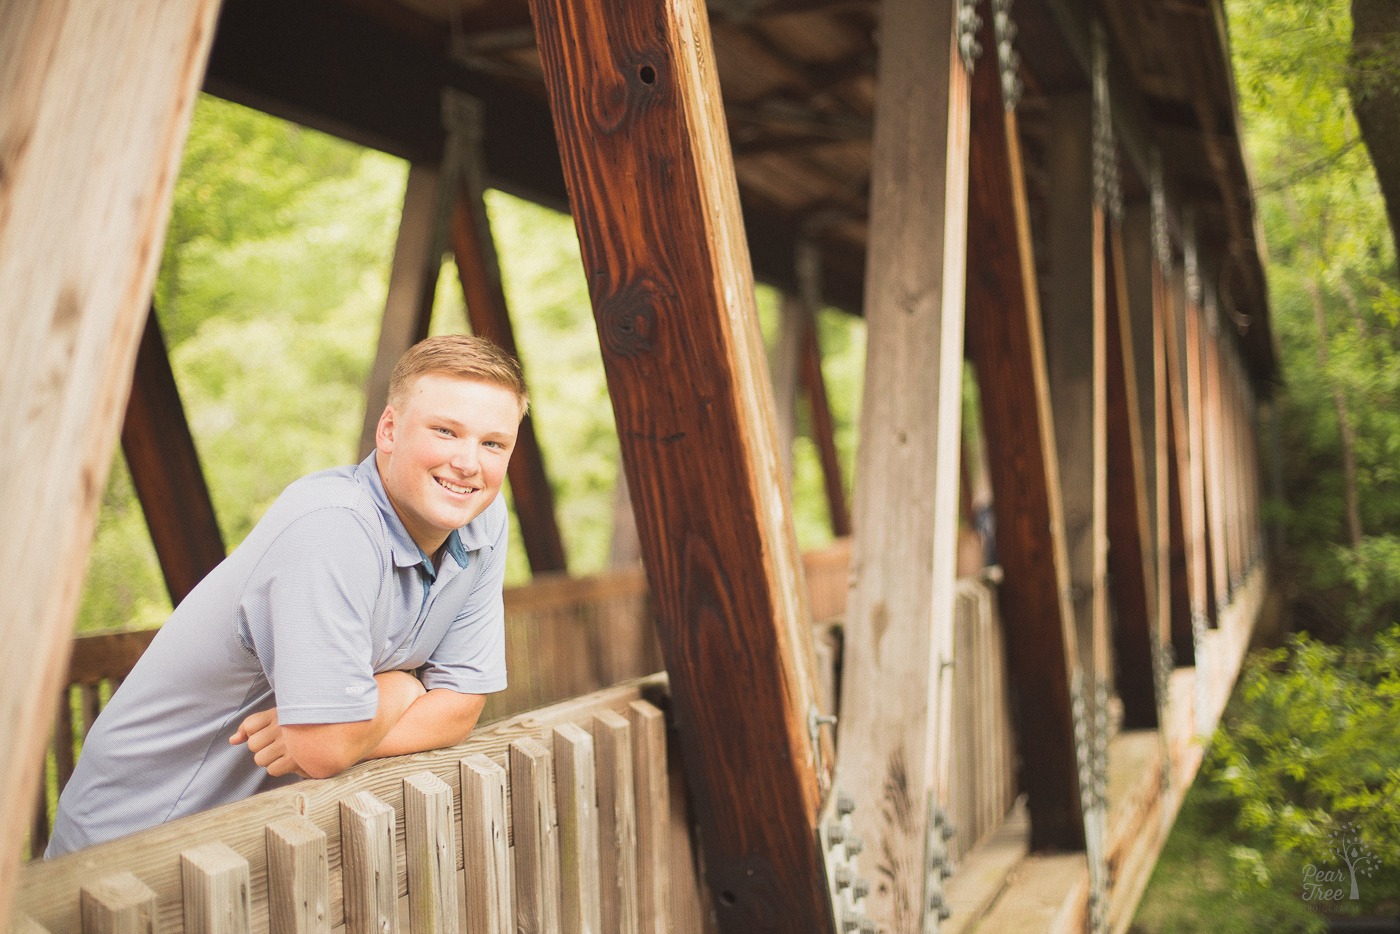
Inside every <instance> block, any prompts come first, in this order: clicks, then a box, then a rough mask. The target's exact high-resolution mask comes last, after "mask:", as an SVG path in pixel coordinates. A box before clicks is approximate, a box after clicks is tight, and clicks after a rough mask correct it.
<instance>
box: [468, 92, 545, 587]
mask: <svg viewBox="0 0 1400 934" xmlns="http://www.w3.org/2000/svg"><path fill="white" fill-rule="evenodd" d="M451 101H452V115H451V117H450V121H451V122H452V123H453V124H454V126H452V128H451V129H452V136H451V138H450V140H449V143H448V145H449V146H453V147H455V148H456V152H455V153H454V154H453V158H454V159H455V160H456V162H457V175H456V178H455V179H454V180H453V181H452V183H451V184H452V185H453V189H454V190H453V192H452V194H453V201H452V256H453V258H454V259H455V260H456V261H457V277H458V279H459V280H460V281H461V284H462V295H463V298H464V300H465V302H466V305H467V320H468V321H469V322H470V323H471V326H472V332H473V333H475V334H479V335H481V336H482V337H485V338H488V339H489V340H491V341H494V342H495V343H496V345H497V346H499V347H500V348H501V349H502V350H504V351H506V352H507V353H509V354H511V355H512V356H514V357H517V358H518V357H519V356H520V351H519V350H518V349H517V348H516V345H515V329H514V328H513V327H512V326H511V322H510V308H509V305H508V304H507V303H506V293H505V288H504V286H503V285H502V283H501V266H500V262H499V261H498V259H497V256H496V241H495V238H494V237H493V236H492V235H491V219H490V217H489V216H488V215H487V213H486V200H485V195H486V186H485V182H484V181H483V179H482V163H483V161H484V160H483V156H482V152H481V133H482V127H481V115H480V108H479V107H477V106H473V104H472V102H470V101H469V100H466V99H464V98H461V97H454V98H451ZM508 471H509V476H510V492H511V497H512V499H513V502H514V505H515V514H516V517H517V518H518V519H519V520H520V537H521V541H522V543H523V544H524V546H525V555H526V557H527V558H528V559H529V562H530V571H531V572H532V573H534V574H544V573H547V572H550V571H567V570H568V559H567V558H566V557H565V553H564V540H563V538H562V537H561V536H560V534H559V522H558V520H557V519H556V518H555V512H554V492H553V490H551V489H550V486H549V475H548V471H546V470H545V461H544V451H543V450H542V449H541V448H540V443H539V439H538V438H537V437H536V436H535V422H534V419H533V418H532V417H531V416H529V415H526V416H525V418H524V419H523V420H522V421H521V423H520V431H519V433H518V434H517V435H516V439H515V453H514V454H513V455H512V456H511V459H510V466H509V468H508Z"/></svg>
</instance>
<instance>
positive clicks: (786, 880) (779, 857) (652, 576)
mask: <svg viewBox="0 0 1400 934" xmlns="http://www.w3.org/2000/svg"><path fill="white" fill-rule="evenodd" d="M531 11H532V13H533V15H534V23H535V29H536V36H537V40H538V42H537V44H538V47H539V51H540V58H541V62H542V64H543V67H544V75H545V83H546V86H547V88H548V91H549V97H550V102H551V107H552V110H553V114H554V121H555V130H556V136H557V138H558V140H559V145H560V155H561V157H562V163H563V167H564V177H565V179H566V181H567V182H568V185H569V192H570V198H571V200H572V203H573V215H574V218H575V223H576V224H577V226H578V232H579V241H580V246H581V248H582V254H583V262H584V268H585V269H586V271H587V273H588V281H589V288H590V292H591V295H592V299H593V308H594V315H595V317H596V318H597V322H598V332H599V339H600V344H601V347H602V353H603V363H604V368H605V370H606V372H607V377H608V385H609V389H610V391H611V395H612V401H613V408H614V411H615V413H616V416H617V427H618V436H619V438H620V441H621V446H622V456H623V462H624V465H625V467H626V470H627V478H628V482H629V485H630V486H631V490H632V500H633V504H634V506H635V507H636V514H637V525H638V530H639V533H640V535H641V541H642V551H643V555H644V558H645V564H646V569H647V575H648V580H649V583H650V589H651V596H652V600H653V602H654V605H655V608H656V613H657V622H658V633H659V635H660V642H661V645H662V650H663V654H664V656H665V660H666V669H667V671H668V672H669V674H670V678H671V690H672V703H673V705H674V716H675V722H676V724H677V726H678V730H679V735H680V745H681V753H682V758H683V761H684V763H685V767H686V771H687V775H688V777H689V783H690V787H691V790H692V792H693V794H694V800H695V801H696V803H697V810H698V811H699V815H698V816H699V823H700V827H701V834H702V837H703V839H704V841H705V856H706V863H707V868H708V878H709V881H710V883H711V886H712V888H713V890H714V892H715V901H716V908H717V912H718V914H719V916H720V923H721V925H722V927H723V928H724V929H725V930H728V931H733V932H738V931H760V930H765V929H768V928H769V927H771V926H772V925H775V924H781V925H783V926H785V927H788V928H791V929H794V930H803V931H814V932H817V931H826V930H830V927H831V921H830V919H829V917H828V910H829V909H828V906H827V897H826V886H825V881H824V879H823V877H822V873H821V870H820V867H821V858H820V853H819V849H818V843H817V835H816V833H815V827H816V815H817V809H818V803H819V801H818V798H819V785H818V773H819V771H824V769H825V765H824V763H819V762H817V751H816V750H815V749H814V748H813V744H812V740H811V739H810V738H809V735H808V716H809V713H810V711H811V710H812V709H813V708H814V707H815V705H816V699H817V687H816V683H817V681H816V673H815V668H816V665H815V660H814V658H813V651H812V645H811V634H810V625H811V620H810V613H809V612H808V609H807V602H806V593H805V588H804V587H803V584H802V570H801V566H800V561H799V557H798V551H797V542H796V536H795V534H794V532H793V528H792V517H791V509H790V507H789V506H788V504H787V502H786V500H785V498H784V497H783V496H782V494H781V489H782V485H781V480H780V469H781V468H780V462H779V458H778V454H777V445H776V441H775V436H774V427H773V397H772V390H771V387H770V386H769V383H768V376H767V373H766V371H765V365H764V359H763V342H762V337H761V335H760V334H759V329H758V320H757V314H756V310H755V308H754V297H753V296H754V286H753V277H752V269H751V266H750V263H749V257H748V251H747V247H746V244H745V241H744V229H743V224H742V221H741V217H740V212H739V202H738V185H737V182H736V180H735V176H734V168H733V162H732V159H731V156H730V147H729V141H728V137H727V133H726V130H725V123H724V115H723V111H722V106H723V102H722V99H721V97H720V91H719V84H718V77H717V75H716V73H715V60H714V52H713V47H712V43H711V40H710V34H709V23H708V18H707V13H706V11H705V8H704V5H703V4H702V3H700V2H698V0H676V2H665V0H637V2H633V3H627V4H619V3H608V2H603V0H568V2H565V0H533V2H532V3H531Z"/></svg>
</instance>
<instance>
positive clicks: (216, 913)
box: [180, 841, 252, 934]
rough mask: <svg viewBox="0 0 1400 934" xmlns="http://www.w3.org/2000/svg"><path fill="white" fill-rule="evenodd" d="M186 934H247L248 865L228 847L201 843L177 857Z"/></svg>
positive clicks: (249, 909)
mask: <svg viewBox="0 0 1400 934" xmlns="http://www.w3.org/2000/svg"><path fill="white" fill-rule="evenodd" d="M180 878H181V890H182V892H183V898H184V903H185V932H186V934H249V932H250V931H252V923H251V917H252V906H251V905H250V903H249V898H250V892H249V890H250V889H251V887H252V883H251V879H250V877H249V868H248V861H247V860H246V859H244V858H243V857H242V856H239V855H238V853H237V852H235V851H234V850H233V849H231V848H230V847H229V846H227V845H226V844H223V843H219V842H217V841H216V842H213V843H204V844H200V845H199V846H196V847H193V848H191V849H188V850H185V851H184V852H183V853H181V854H180Z"/></svg>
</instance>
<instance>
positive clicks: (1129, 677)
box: [1105, 227, 1159, 729]
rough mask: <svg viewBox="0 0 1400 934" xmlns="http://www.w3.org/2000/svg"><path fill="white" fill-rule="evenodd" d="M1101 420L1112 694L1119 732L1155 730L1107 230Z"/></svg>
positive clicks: (1116, 269)
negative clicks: (1119, 709)
mask: <svg viewBox="0 0 1400 934" xmlns="http://www.w3.org/2000/svg"><path fill="white" fill-rule="evenodd" d="M1107 246H1108V256H1107V257H1106V260H1107V262H1106V268H1107V274H1108V280H1107V289H1106V290H1105V294H1106V297H1107V300H1108V304H1107V309H1106V310H1107V314H1106V315H1105V327H1106V335H1107V354H1106V357H1107V360H1106V373H1107V403H1108V412H1107V421H1108V451H1107V457H1108V486H1107V502H1108V516H1107V525H1108V573H1109V577H1110V579H1111V581H1112V586H1111V588H1110V596H1111V597H1112V600H1113V608H1114V611H1115V612H1114V628H1113V648H1114V659H1115V661H1116V662H1117V668H1116V673H1117V679H1116V682H1115V683H1116V686H1117V688H1118V697H1119V699H1120V700H1121V701H1122V702H1123V726H1124V727H1125V728H1126V729H1144V728H1156V726H1157V725H1158V719H1159V718H1158V711H1159V706H1158V703H1157V691H1156V682H1155V680H1154V667H1153V661H1154V656H1153V645H1154V641H1155V637H1156V629H1157V606H1156V599H1155V594H1153V593H1151V592H1150V591H1151V588H1150V587H1149V583H1148V582H1149V581H1150V580H1151V578H1152V566H1151V564H1150V563H1149V562H1150V561H1151V556H1152V547H1151V538H1150V533H1149V530H1148V514H1147V484H1146V476H1145V475H1146V468H1145V466H1144V460H1145V458H1144V453H1143V439H1142V436H1143V430H1142V423H1141V411H1142V410H1141V407H1140V406H1139V404H1138V381H1137V360H1136V358H1135V355H1134V334H1133V321H1132V306H1131V304H1130V301H1129V297H1128V282H1127V268H1126V262H1125V259H1124V251H1123V243H1122V233H1121V231H1120V230H1119V229H1118V228H1116V227H1110V228H1109V231H1108V244H1107Z"/></svg>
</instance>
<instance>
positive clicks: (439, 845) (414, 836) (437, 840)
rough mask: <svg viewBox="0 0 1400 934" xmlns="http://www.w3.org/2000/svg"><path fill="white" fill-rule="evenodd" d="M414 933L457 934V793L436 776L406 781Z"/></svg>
mask: <svg viewBox="0 0 1400 934" xmlns="http://www.w3.org/2000/svg"><path fill="white" fill-rule="evenodd" d="M403 810H404V817H403V821H404V862H405V864H406V871H407V874H408V929H409V931H410V934H457V931H458V929H459V928H460V927H461V924H460V923H459V918H458V916H457V865H458V855H457V845H456V841H455V839H454V837H453V830H454V828H455V824H456V821H455V811H454V809H453V806H452V788H451V786H450V785H448V784H447V783H446V782H444V781H443V780H442V779H440V778H438V777H437V776H436V775H434V774H433V773H432V772H419V773H418V774H417V775H410V776H408V777H407V778H405V779H404V780H403Z"/></svg>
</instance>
